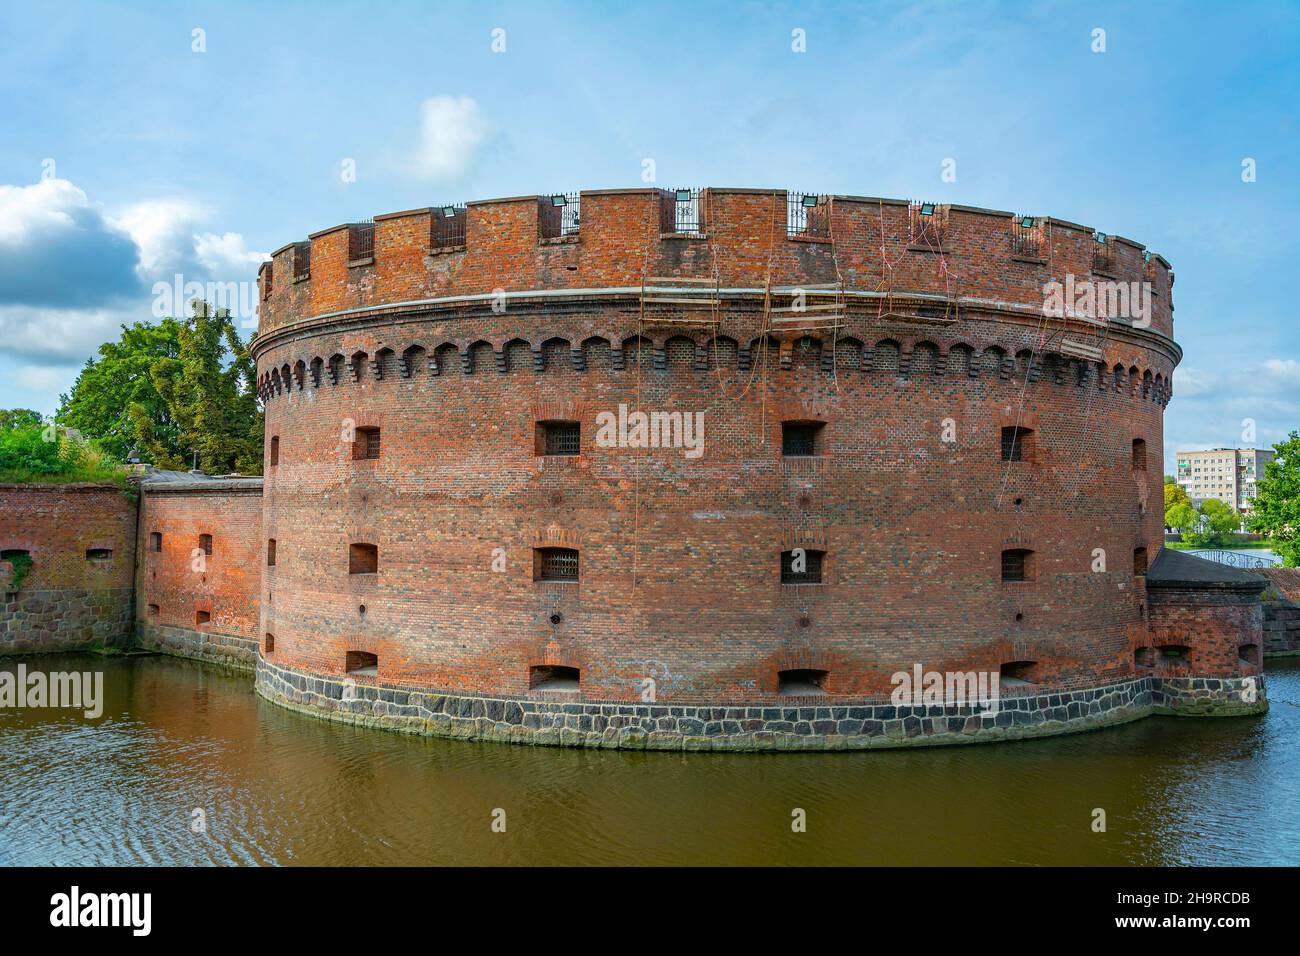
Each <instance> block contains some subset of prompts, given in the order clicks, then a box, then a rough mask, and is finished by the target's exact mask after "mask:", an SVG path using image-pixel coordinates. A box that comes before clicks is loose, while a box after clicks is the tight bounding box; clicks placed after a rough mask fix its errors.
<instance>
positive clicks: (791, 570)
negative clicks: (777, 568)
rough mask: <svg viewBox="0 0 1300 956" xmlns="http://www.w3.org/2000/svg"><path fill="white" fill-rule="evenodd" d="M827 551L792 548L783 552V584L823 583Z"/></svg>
mask: <svg viewBox="0 0 1300 956" xmlns="http://www.w3.org/2000/svg"><path fill="white" fill-rule="evenodd" d="M825 556H826V552H825V551H813V550H811V549H809V548H791V549H790V550H789V551H782V552H781V583H782V584H821V583H822V559H823V558H825Z"/></svg>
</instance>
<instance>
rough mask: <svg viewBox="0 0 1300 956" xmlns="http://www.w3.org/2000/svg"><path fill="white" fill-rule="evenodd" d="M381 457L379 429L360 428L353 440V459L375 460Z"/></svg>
mask: <svg viewBox="0 0 1300 956" xmlns="http://www.w3.org/2000/svg"><path fill="white" fill-rule="evenodd" d="M378 458H379V429H378V428H358V429H357V433H356V438H355V439H354V441H353V442H352V460H353V461H375V460H376V459H378Z"/></svg>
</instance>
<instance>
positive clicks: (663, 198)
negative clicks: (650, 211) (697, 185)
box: [659, 189, 704, 236]
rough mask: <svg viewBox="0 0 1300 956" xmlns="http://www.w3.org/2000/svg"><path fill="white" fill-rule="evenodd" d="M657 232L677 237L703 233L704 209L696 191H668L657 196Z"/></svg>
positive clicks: (698, 192) (698, 191)
mask: <svg viewBox="0 0 1300 956" xmlns="http://www.w3.org/2000/svg"><path fill="white" fill-rule="evenodd" d="M659 231H660V232H662V233H673V234H675V235H679V236H699V235H703V233H704V207H703V205H702V199H701V195H700V190H698V189H668V190H664V191H663V192H661V193H660V194H659Z"/></svg>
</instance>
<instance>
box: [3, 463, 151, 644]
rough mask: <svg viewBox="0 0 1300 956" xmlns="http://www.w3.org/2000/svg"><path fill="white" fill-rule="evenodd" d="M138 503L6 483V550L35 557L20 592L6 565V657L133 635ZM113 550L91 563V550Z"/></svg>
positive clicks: (108, 489) (105, 491) (79, 488)
mask: <svg viewBox="0 0 1300 956" xmlns="http://www.w3.org/2000/svg"><path fill="white" fill-rule="evenodd" d="M135 518H136V503H135V500H134V499H133V498H131V497H130V496H128V495H127V494H125V493H123V491H122V489H121V488H118V487H117V486H110V485H91V484H74V485H11V484H6V485H0V550H3V551H7V550H10V549H18V550H24V551H28V552H30V553H31V557H32V566H31V570H30V571H29V572H28V574H27V577H26V579H25V580H24V581H23V583H22V586H21V588H20V589H19V590H18V591H17V592H16V597H15V596H13V595H14V593H15V592H13V591H12V589H11V582H12V570H13V569H12V567H11V565H10V563H9V562H8V561H0V589H2V590H3V591H4V592H5V593H4V597H5V603H4V604H3V605H0V653H3V652H5V651H12V652H25V651H35V650H64V649H68V648H71V647H77V646H81V645H84V644H87V643H89V642H91V641H94V640H98V641H100V642H103V643H111V642H114V641H117V640H119V639H122V638H125V637H127V636H128V635H129V632H130V629H129V620H130V606H131V575H132V567H133V562H134V557H135ZM91 548H95V549H105V548H106V549H110V550H111V551H112V552H113V554H112V557H111V558H110V559H106V560H94V561H91V560H88V559H87V557H86V552H87V550H88V549H91Z"/></svg>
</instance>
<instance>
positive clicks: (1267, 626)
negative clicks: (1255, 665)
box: [1257, 568, 1300, 657]
mask: <svg viewBox="0 0 1300 956" xmlns="http://www.w3.org/2000/svg"><path fill="white" fill-rule="evenodd" d="M1257 573H1259V574H1262V575H1264V577H1266V578H1268V582H1269V587H1268V589H1267V590H1266V591H1265V592H1264V654H1265V656H1279V657H1283V656H1285V657H1290V656H1294V655H1300V568H1264V569H1261V570H1259V571H1258V572H1257Z"/></svg>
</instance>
